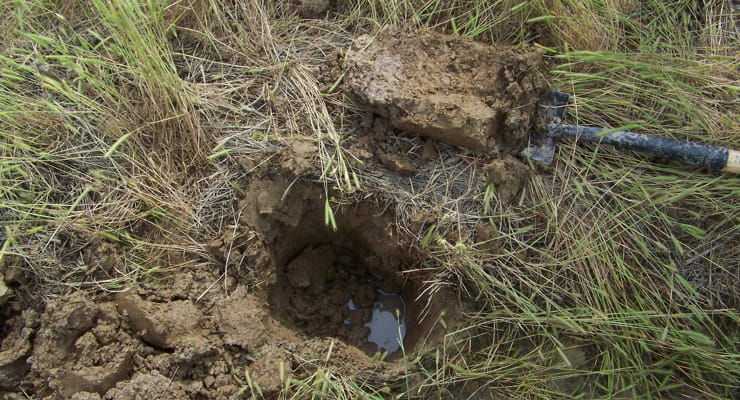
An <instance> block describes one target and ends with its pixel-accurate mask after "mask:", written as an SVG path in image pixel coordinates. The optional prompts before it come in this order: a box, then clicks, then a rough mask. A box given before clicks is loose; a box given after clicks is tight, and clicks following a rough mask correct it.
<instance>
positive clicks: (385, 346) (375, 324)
mask: <svg viewBox="0 0 740 400" xmlns="http://www.w3.org/2000/svg"><path fill="white" fill-rule="evenodd" d="M347 307H348V308H349V309H350V310H358V309H359V308H358V307H357V306H356V305H355V303H354V301H353V300H352V299H350V300H349V302H348V303H347ZM405 317H406V303H405V302H404V301H403V297H401V295H400V294H396V293H389V292H384V291H383V290H380V289H377V294H376V296H375V302H374V303H373V308H372V316H371V317H370V320H369V321H368V322H366V323H365V326H366V327H368V328H369V329H370V333H369V334H368V336H367V341H368V342H370V343H373V344H375V345H376V346H378V351H387V352H388V353H389V354H390V353H394V352H396V351H398V350H399V349H400V348H401V343H402V342H403V339H404V338H405V337H406V318H405ZM345 323H346V324H348V323H349V321H348V320H346V321H345Z"/></svg>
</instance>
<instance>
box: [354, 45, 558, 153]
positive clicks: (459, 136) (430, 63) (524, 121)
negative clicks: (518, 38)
mask: <svg viewBox="0 0 740 400" xmlns="http://www.w3.org/2000/svg"><path fill="white" fill-rule="evenodd" d="M542 55H543V53H542V51H541V50H538V49H534V48H515V47H510V46H490V45H485V44H482V43H478V42H475V41H473V40H472V39H469V38H464V37H458V36H449V35H442V34H438V33H434V32H428V33H421V34H419V33H415V34H398V33H385V34H381V35H380V36H378V37H371V36H362V37H360V38H358V39H357V40H356V41H355V44H354V46H353V47H352V49H351V50H350V52H349V54H348V57H347V59H348V61H347V63H348V73H347V75H346V77H345V79H344V82H345V85H346V87H347V89H348V91H349V92H350V94H351V95H352V96H353V97H354V98H355V99H356V100H357V101H358V102H359V103H360V104H361V105H362V106H364V107H367V108H368V109H370V110H372V111H373V112H375V113H377V114H378V115H380V116H382V117H383V118H386V119H388V120H389V121H390V123H391V124H392V125H393V126H394V127H395V128H398V129H401V130H404V131H408V132H411V133H415V134H418V135H421V136H425V137H429V138H432V139H435V140H438V141H440V142H443V143H448V144H451V145H456V146H463V147H466V148H469V149H471V150H474V151H477V152H480V153H488V154H496V153H511V152H513V151H516V150H518V149H519V148H520V147H521V144H522V142H523V141H525V140H526V138H527V135H528V133H529V131H530V129H531V127H532V123H533V121H532V115H533V112H534V110H535V107H536V103H537V101H538V100H539V99H540V98H541V97H542V96H543V95H544V94H545V93H546V91H547V83H546V81H545V77H544V73H543V71H544V69H545V68H544V62H543V58H542Z"/></svg>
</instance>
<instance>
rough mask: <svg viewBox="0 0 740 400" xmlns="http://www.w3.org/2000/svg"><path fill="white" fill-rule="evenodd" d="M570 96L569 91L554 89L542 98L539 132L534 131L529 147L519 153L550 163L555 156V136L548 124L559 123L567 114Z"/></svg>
mask: <svg viewBox="0 0 740 400" xmlns="http://www.w3.org/2000/svg"><path fill="white" fill-rule="evenodd" d="M569 98H570V96H569V95H568V94H567V93H563V92H556V91H552V92H550V93H548V94H547V96H545V97H544V98H543V99H542V100H540V104H539V107H538V110H537V114H538V115H537V117H538V123H537V126H538V132H533V133H532V135H531V136H530V138H529V143H528V144H527V147H526V148H524V150H522V151H521V152H520V153H519V155H520V156H522V157H527V158H529V159H531V160H534V161H537V162H541V163H543V164H546V165H550V164H551V163H552V160H553V159H554V158H555V138H554V137H552V136H551V135H550V134H549V131H548V129H547V126H548V125H550V124H559V123H560V121H562V119H563V117H564V116H565V108H566V107H567V106H568V99H569Z"/></svg>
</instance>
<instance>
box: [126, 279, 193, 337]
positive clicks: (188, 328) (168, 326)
mask: <svg viewBox="0 0 740 400" xmlns="http://www.w3.org/2000/svg"><path fill="white" fill-rule="evenodd" d="M116 304H117V305H118V308H119V311H120V312H121V313H125V314H127V315H128V318H129V322H130V323H131V327H132V329H133V330H134V332H136V334H137V335H141V337H142V338H143V339H144V340H145V341H146V342H147V343H149V344H151V345H153V346H156V347H159V348H162V349H172V348H174V347H175V346H176V345H177V344H179V343H181V342H183V341H185V340H186V339H187V338H188V337H189V336H195V335H197V332H198V328H197V327H198V323H199V322H200V319H201V318H202V314H201V313H200V311H199V310H198V309H197V308H196V307H195V306H194V305H193V303H192V302H190V301H186V300H181V301H173V302H169V303H165V304H155V303H151V302H148V301H146V300H143V299H141V298H140V297H139V296H137V295H136V294H135V293H132V292H130V291H129V292H121V293H118V294H117V295H116Z"/></svg>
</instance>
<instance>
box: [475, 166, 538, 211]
mask: <svg viewBox="0 0 740 400" xmlns="http://www.w3.org/2000/svg"><path fill="white" fill-rule="evenodd" d="M485 170H486V171H488V182H489V183H491V184H493V186H494V190H495V191H496V195H497V196H498V198H499V200H500V201H501V203H502V204H509V202H511V201H512V200H513V199H514V197H515V196H516V195H517V194H519V192H520V191H521V190H522V187H524V183H525V182H526V177H527V176H528V175H529V167H527V165H526V164H524V163H522V162H521V161H519V160H518V159H516V158H514V157H512V156H507V157H505V158H503V159H499V160H493V161H491V163H490V164H488V165H487V166H486V167H485Z"/></svg>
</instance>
